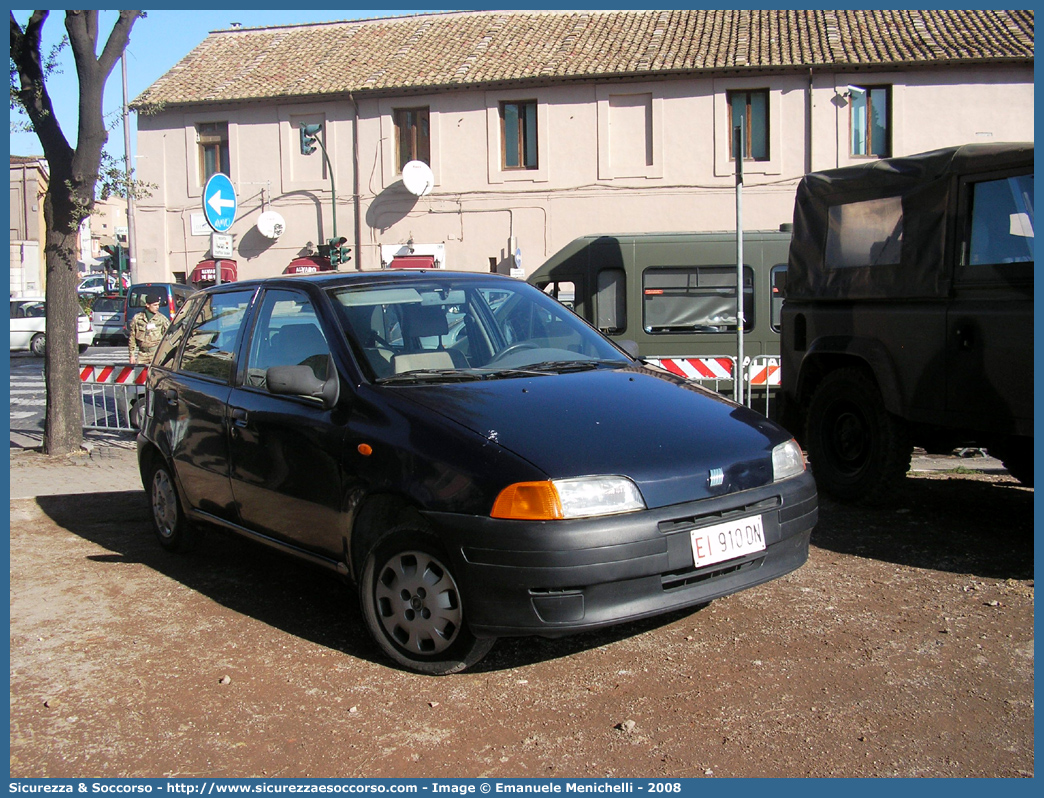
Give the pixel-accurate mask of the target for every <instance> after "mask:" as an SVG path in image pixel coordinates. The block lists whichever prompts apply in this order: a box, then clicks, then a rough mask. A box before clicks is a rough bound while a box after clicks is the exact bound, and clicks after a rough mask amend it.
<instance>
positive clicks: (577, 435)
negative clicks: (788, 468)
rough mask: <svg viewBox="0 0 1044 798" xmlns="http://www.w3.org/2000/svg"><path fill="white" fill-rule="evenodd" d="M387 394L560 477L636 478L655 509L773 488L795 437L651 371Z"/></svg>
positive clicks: (418, 387)
mask: <svg viewBox="0 0 1044 798" xmlns="http://www.w3.org/2000/svg"><path fill="white" fill-rule="evenodd" d="M387 389H388V390H392V391H395V392H396V393H397V394H399V396H401V397H403V398H405V399H408V400H409V402H410V403H412V404H414V405H416V406H419V407H420V408H423V410H424V411H429V412H436V413H439V414H440V415H442V416H445V417H447V418H449V419H452V420H453V421H455V422H457V423H459V424H461V425H463V426H464V427H467V428H468V429H470V430H472V431H473V432H475V433H477V434H479V435H481V436H482V437H483V438H485V439H486V440H488V441H490V442H493V443H496V444H497V445H499V446H502V447H504V448H505V449H507V450H509V451H511V452H513V453H514V454H516V455H518V456H519V457H522V458H524V459H525V460H527V461H529V462H530V463H532V464H533V465H534V466H536V467H537V468H538V469H540V470H541V471H543V472H544V473H545V474H547V476H548V477H549V478H551V479H557V478H567V477H577V476H588V475H622V476H627V477H630V478H631V479H632V480H634V481H635V482H636V483H637V485H638V487H639V489H640V490H641V492H642V496H643V498H644V499H645V502H646V504H647V505H648V506H649V507H650V508H652V507H662V506H667V505H671V504H678V503H681V502H686V501H693V500H696V499H701V498H706V497H708V496H719V495H722V494H725V493H730V492H734V491H737V490H745V489H747V488H753V487H757V486H760V485H765V484H767V483H769V482H771V481H772V458H771V452H772V448H773V447H774V446H775V445H777V444H779V443H782V442H783V441H785V440H787V439H788V438H789V437H790V435H789V433H787V432H786V431H784V430H783V429H782V428H781V427H779V426H778V425H776V424H774V423H773V422H771V421H769V420H768V419H767V418H765V417H764V416H762V415H760V414H758V413H755V412H753V411H751V410H750V409H748V408H745V407H741V406H738V405H736V404H734V403H732V402H729V401H727V400H726V399H724V398H723V397H721V396H719V395H718V394H714V393H711V392H710V391H707V390H705V389H703V388H700V387H699V386H697V385H694V384H693V383H689V382H686V381H685V380H683V379H680V378H677V377H675V376H673V375H669V374H667V373H665V372H660V371H654V370H651V369H648V368H643V367H634V368H624V369H604V368H602V369H598V370H594V371H587V372H579V373H567V374H549V375H547V376H539V377H526V378H511V379H499V380H487V381H483V382H465V383H451V384H439V385H408V386H389V387H388V388H387ZM417 421H418V424H423V416H420V417H418V419H417ZM715 469H721V477H722V478H721V480H720V484H718V479H712V478H711V472H712V470H715Z"/></svg>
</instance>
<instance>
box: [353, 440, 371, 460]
mask: <svg viewBox="0 0 1044 798" xmlns="http://www.w3.org/2000/svg"><path fill="white" fill-rule="evenodd" d="M355 448H356V449H358V451H359V454H361V455H362V456H363V457H369V456H370V455H371V454H373V447H372V446H370V444H368V443H360V444H359V445H358V446H356V447H355Z"/></svg>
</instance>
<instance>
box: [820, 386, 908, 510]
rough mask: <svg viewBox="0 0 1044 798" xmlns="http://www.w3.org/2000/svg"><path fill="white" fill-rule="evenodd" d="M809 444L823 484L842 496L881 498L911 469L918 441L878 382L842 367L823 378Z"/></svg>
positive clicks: (858, 500) (870, 500)
mask: <svg viewBox="0 0 1044 798" xmlns="http://www.w3.org/2000/svg"><path fill="white" fill-rule="evenodd" d="M805 443H806V446H807V447H808V457H809V460H810V461H811V463H812V474H813V476H814V477H815V479H816V485H817V487H818V488H819V489H820V490H822V491H823V492H824V493H827V494H829V495H830V496H833V497H834V498H835V499H839V500H841V501H846V502H856V503H858V504H875V503H877V502H880V501H881V500H882V499H884V498H885V496H886V495H887V494H888V493H889V492H890V491H892V490H893V489H895V488H896V487H897V486H898V483H899V482H900V481H901V480H902V479H903V478H904V477H905V476H906V472H907V471H909V470H910V455H911V453H912V451H913V446H912V445H911V443H910V440H909V438H908V436H907V433H906V426H905V424H904V423H903V422H902V420H900V419H898V418H896V417H895V416H893V415H892V414H891V413H889V412H888V411H887V410H886V409H885V406H884V400H883V399H882V398H881V392H880V390H878V388H877V385H876V384H875V383H874V381H873V380H872V379H871V378H870V377H868V376H867V375H866V374H865V373H864V372H862V371H860V370H858V369H852V368H848V369H839V370H837V371H834V372H831V373H830V374H828V375H827V376H826V377H825V378H824V379H823V381H822V382H820V383H819V385H818V386H817V388H816V390H815V392H814V393H813V394H812V401H811V402H810V403H809V407H808V415H807V417H806V426H805Z"/></svg>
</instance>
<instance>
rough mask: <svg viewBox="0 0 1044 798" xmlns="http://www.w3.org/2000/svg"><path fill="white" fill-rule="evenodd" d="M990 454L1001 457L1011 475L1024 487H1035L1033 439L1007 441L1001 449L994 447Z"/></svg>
mask: <svg viewBox="0 0 1044 798" xmlns="http://www.w3.org/2000/svg"><path fill="white" fill-rule="evenodd" d="M989 451H990V454H993V455H995V456H996V457H998V458H1000V461H1001V462H1002V463H1003V464H1004V467H1005V468H1006V469H1007V470H1008V473H1009V474H1011V476H1013V477H1015V479H1017V480H1018V481H1019V482H1020V483H1021V484H1022V485H1023V487H1027V488H1032V487H1033V440H1032V438H1030V439H1013V440H1010V441H1006V442H1005V443H1004V444H1003V445H1002V446H1001V447H1000V448H999V449H998V448H996V447H994V448H993V449H991V450H989Z"/></svg>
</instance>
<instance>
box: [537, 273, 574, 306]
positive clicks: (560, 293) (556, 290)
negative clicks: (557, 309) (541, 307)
mask: <svg viewBox="0 0 1044 798" xmlns="http://www.w3.org/2000/svg"><path fill="white" fill-rule="evenodd" d="M537 287H538V288H539V289H540V290H541V291H543V292H544V293H545V294H547V295H548V296H553V297H554V298H555V299H557V300H558V301H559V302H561V303H562V304H563V305H565V306H566V307H567V308H569V309H570V310H572V311H575V310H576V308H575V307H574V306H575V303H576V286H575V285H573V284H572V283H571V282H568V281H561V280H559V281H556V282H551V283H548V284H547V285H538V286H537Z"/></svg>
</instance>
